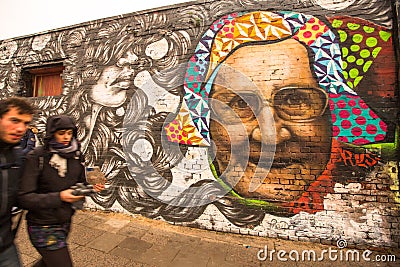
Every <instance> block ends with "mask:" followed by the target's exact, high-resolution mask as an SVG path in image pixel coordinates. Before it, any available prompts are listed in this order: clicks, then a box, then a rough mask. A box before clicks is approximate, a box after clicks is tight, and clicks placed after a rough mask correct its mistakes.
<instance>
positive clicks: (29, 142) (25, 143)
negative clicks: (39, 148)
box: [19, 127, 37, 155]
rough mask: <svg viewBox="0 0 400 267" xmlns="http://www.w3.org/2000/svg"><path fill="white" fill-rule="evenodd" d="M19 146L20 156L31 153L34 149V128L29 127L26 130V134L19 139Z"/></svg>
mask: <svg viewBox="0 0 400 267" xmlns="http://www.w3.org/2000/svg"><path fill="white" fill-rule="evenodd" d="M36 131H37V130H36ZM19 146H20V147H21V149H22V154H24V155H26V154H28V153H29V151H31V150H32V149H34V148H35V146H36V133H35V131H34V128H32V127H29V128H28V129H27V130H26V133H25V134H24V136H23V137H22V138H21V143H20V144H19Z"/></svg>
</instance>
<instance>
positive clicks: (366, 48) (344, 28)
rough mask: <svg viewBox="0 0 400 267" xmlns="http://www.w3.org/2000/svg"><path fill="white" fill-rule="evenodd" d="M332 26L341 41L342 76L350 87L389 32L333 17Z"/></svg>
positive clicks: (359, 76) (359, 79)
mask: <svg viewBox="0 0 400 267" xmlns="http://www.w3.org/2000/svg"><path fill="white" fill-rule="evenodd" d="M332 26H333V27H334V28H336V29H337V31H338V33H339V39H340V42H341V43H342V44H341V46H342V60H343V65H342V67H343V76H344V78H345V79H346V82H347V85H348V86H349V87H350V88H353V89H354V88H355V87H357V85H358V84H359V83H360V81H361V80H362V78H363V77H364V75H365V74H366V73H367V72H368V70H369V69H370V67H371V65H372V63H373V60H374V59H375V58H376V57H377V56H378V55H379V52H380V51H381V49H382V45H383V43H384V42H387V41H388V40H389V39H390V37H391V33H390V32H387V31H383V30H379V29H378V28H377V27H373V26H365V25H364V26H363V25H361V24H358V23H346V21H345V20H341V19H335V20H334V21H333V22H332Z"/></svg>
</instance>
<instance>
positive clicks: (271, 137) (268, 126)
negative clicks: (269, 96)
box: [251, 107, 292, 145]
mask: <svg viewBox="0 0 400 267" xmlns="http://www.w3.org/2000/svg"><path fill="white" fill-rule="evenodd" d="M257 120H258V125H257V126H256V127H255V128H254V129H253V131H252V132H251V137H252V138H253V139H254V140H256V141H259V142H264V143H265V144H269V145H271V144H280V143H283V142H285V141H288V140H289V139H290V138H291V137H292V135H291V133H290V131H289V129H288V128H287V126H285V124H284V121H283V120H282V119H280V118H279V117H278V116H276V115H275V112H274V110H273V108H270V107H264V108H263V109H262V111H261V112H260V113H259V115H258V116H257Z"/></svg>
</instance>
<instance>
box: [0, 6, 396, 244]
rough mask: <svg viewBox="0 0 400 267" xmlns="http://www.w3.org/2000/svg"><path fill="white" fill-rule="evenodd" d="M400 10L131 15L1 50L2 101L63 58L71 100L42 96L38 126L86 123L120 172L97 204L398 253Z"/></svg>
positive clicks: (91, 154)
mask: <svg viewBox="0 0 400 267" xmlns="http://www.w3.org/2000/svg"><path fill="white" fill-rule="evenodd" d="M277 2H279V3H277ZM281 2H282V3H281ZM361 7H362V9H363V10H364V11H365V12H364V14H362V15H360V13H359V12H358V10H359V9H360V8H361ZM177 14H178V15H177ZM395 16H396V14H395V12H394V11H393V10H392V8H391V2H390V1H378V0H372V1H371V0H369V1H366V0H352V1H328V0H326V1H322V0H300V1H289V0H288V1H255V0H237V1H202V2H201V3H200V2H199V3H195V4H193V3H192V4H188V5H187V6H180V7H179V8H176V9H174V8H172V9H166V10H162V11H158V12H154V13H151V12H150V13H133V14H129V15H126V16H122V17H119V18H118V19H109V20H101V21H93V22H90V23H85V24H82V25H78V26H76V27H73V28H70V29H64V30H61V31H54V32H50V33H45V34H42V35H36V36H32V37H25V38H20V39H13V40H4V41H2V42H1V43H0V94H1V97H7V96H10V95H24V94H25V91H24V88H25V85H24V84H23V82H22V80H21V71H22V69H24V68H26V67H31V66H38V65H41V64H44V63H51V62H62V63H63V65H64V67H65V70H64V71H63V74H62V78H63V81H64V86H63V93H62V95H61V96H51V97H38V98H32V101H33V103H34V104H35V105H36V106H37V107H38V108H39V109H40V111H41V112H40V114H38V116H37V118H36V120H35V124H36V126H37V127H38V128H39V129H41V130H42V133H43V130H44V123H45V121H46V118H47V117H48V116H50V115H54V114H61V113H66V114H69V115H71V116H72V117H73V118H74V119H75V120H76V121H77V122H79V133H78V135H79V139H80V141H81V144H82V151H84V154H85V159H86V163H87V164H88V165H91V166H94V165H96V166H99V167H100V168H101V170H102V172H104V173H105V175H106V177H107V184H106V190H104V191H102V192H101V193H98V194H96V195H93V196H92V197H91V198H90V199H89V198H88V201H87V203H86V204H87V207H93V208H97V209H105V210H112V211H118V212H124V213H128V214H141V215H144V216H147V217H149V218H154V219H162V220H166V221H168V222H173V223H177V224H182V225H190V226H197V227H201V228H207V229H213V230H220V231H230V232H240V233H247V234H253V235H261V236H269V237H281V238H290V239H293V240H311V241H316V242H322V240H324V242H332V243H334V242H336V241H337V240H338V239H345V240H346V241H347V242H348V243H349V244H354V245H360V244H361V245H372V246H390V247H399V246H400V233H399V232H398V227H396V225H399V223H400V219H399V215H400V200H399V175H398V173H399V172H398V167H399V165H398V164H399V163H398V158H399V157H398V132H399V128H398V123H397V121H398V117H397V116H398V112H399V110H398V90H397V86H398V84H397V80H396V73H397V71H398V70H397V69H396V68H397V67H396V61H397V60H396V56H397V54H396V52H395V51H396V49H398V48H397V43H396V39H395V38H394V37H395V36H393V34H394V33H395V32H394V27H393V24H392V22H393V21H394V17H395Z"/></svg>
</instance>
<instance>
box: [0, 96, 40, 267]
mask: <svg viewBox="0 0 400 267" xmlns="http://www.w3.org/2000/svg"><path fill="white" fill-rule="evenodd" d="M33 113H34V108H33V107H32V106H31V104H29V103H28V102H27V101H25V100H24V99H22V98H18V97H11V98H7V99H3V100H0V167H1V168H0V267H19V266H22V265H21V262H20V259H19V256H18V252H17V249H16V246H15V245H14V233H13V231H12V229H11V228H12V220H11V218H12V214H11V209H12V207H14V206H16V197H17V186H18V182H19V177H20V175H21V164H22V152H21V151H20V148H19V147H18V144H19V142H20V140H21V138H22V136H23V135H24V134H25V132H26V130H27V128H28V125H29V123H30V122H31V121H32V117H33Z"/></svg>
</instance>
